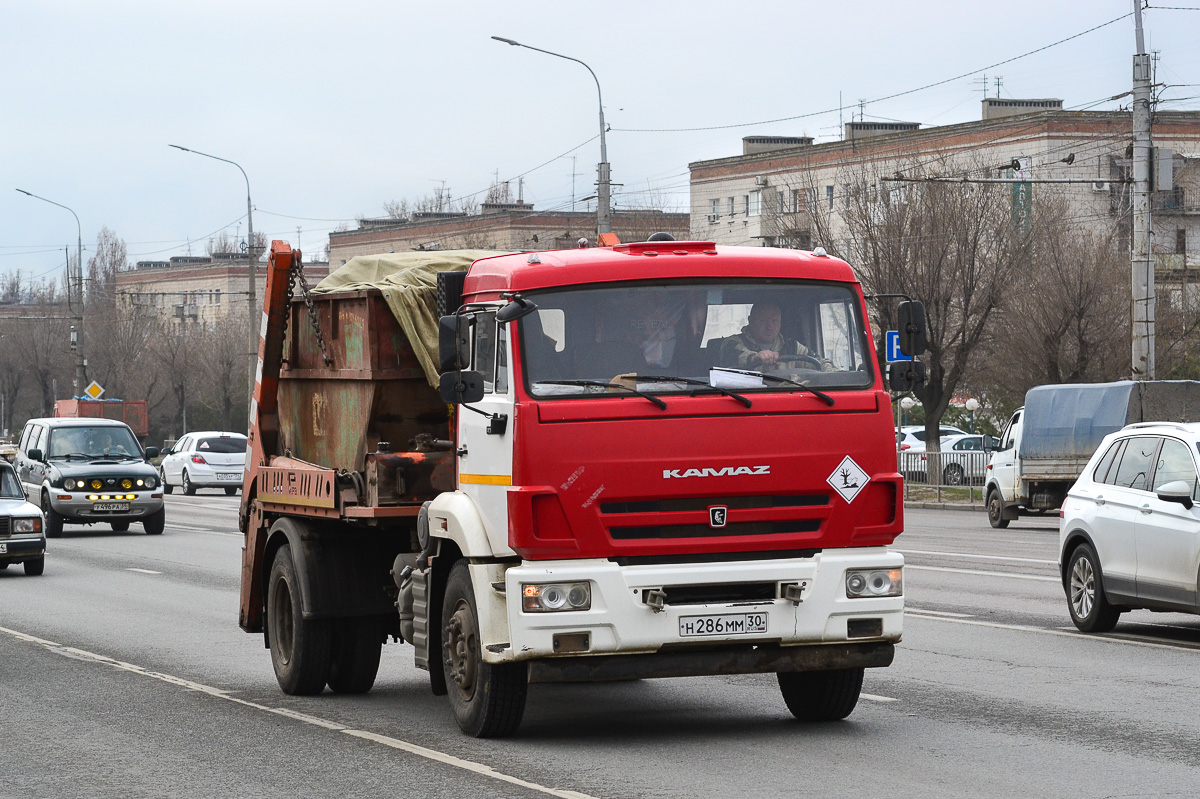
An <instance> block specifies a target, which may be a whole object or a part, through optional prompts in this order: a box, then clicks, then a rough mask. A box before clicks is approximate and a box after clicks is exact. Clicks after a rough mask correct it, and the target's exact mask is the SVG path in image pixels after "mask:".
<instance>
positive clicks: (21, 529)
mask: <svg viewBox="0 0 1200 799" xmlns="http://www.w3.org/2000/svg"><path fill="white" fill-rule="evenodd" d="M12 531H13V532H14V533H40V532H41V531H42V520H41V519H38V518H31V519H13V520H12Z"/></svg>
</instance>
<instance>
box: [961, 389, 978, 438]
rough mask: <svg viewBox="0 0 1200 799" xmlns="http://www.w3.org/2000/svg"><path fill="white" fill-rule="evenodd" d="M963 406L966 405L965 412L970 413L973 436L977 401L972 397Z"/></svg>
mask: <svg viewBox="0 0 1200 799" xmlns="http://www.w3.org/2000/svg"><path fill="white" fill-rule="evenodd" d="M964 405H966V408H967V410H968V411H970V412H971V434H972V435H974V433H975V411H977V410H979V400H977V399H975V398H974V397H971V398H970V399H968V400H967V401H966V402H965V403H964Z"/></svg>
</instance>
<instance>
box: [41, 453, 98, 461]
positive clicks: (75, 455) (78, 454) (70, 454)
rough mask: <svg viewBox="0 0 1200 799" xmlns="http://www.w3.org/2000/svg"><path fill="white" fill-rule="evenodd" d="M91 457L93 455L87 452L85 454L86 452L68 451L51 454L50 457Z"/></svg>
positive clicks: (52, 458)
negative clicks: (62, 453)
mask: <svg viewBox="0 0 1200 799" xmlns="http://www.w3.org/2000/svg"><path fill="white" fill-rule="evenodd" d="M91 457H92V456H91V455H87V454H85V453H83V452H68V453H66V454H64V455H51V456H50V458H49V459H50V460H57V459H58V458H68V459H70V458H83V459H84V460H90V459H91Z"/></svg>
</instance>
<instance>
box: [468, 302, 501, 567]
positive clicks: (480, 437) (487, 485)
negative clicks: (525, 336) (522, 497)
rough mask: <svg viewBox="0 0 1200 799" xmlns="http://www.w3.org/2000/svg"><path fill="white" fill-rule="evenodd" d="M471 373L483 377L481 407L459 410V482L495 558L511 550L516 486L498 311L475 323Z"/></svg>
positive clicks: (480, 316) (482, 314)
mask: <svg viewBox="0 0 1200 799" xmlns="http://www.w3.org/2000/svg"><path fill="white" fill-rule="evenodd" d="M471 338H472V346H471V353H472V355H471V368H472V370H474V371H476V372H479V373H480V374H481V375H482V376H483V386H484V395H483V399H482V400H480V401H479V402H474V403H471V404H469V405H459V406H458V407H457V409H456V411H455V413H456V414H457V415H458V445H459V457H458V483H459V489H460V490H461V491H462V492H463V493H464V494H466V495H467V496H468V497H470V498H471V499H472V500H473V501H474V503H475V507H476V508H477V509H478V511H479V515H480V517H481V518H482V519H483V527H484V532H485V533H486V534H487V537H488V542H489V543H490V544H491V547H492V552H493V553H495V554H497V555H502V554H505V555H506V554H511V553H512V550H511V549H510V548H509V545H508V489H509V486H511V485H512V463H513V449H512V442H513V427H514V425H515V424H516V420H515V419H514V418H513V399H512V394H511V389H510V386H511V379H510V373H509V364H510V363H511V358H510V352H509V342H508V335H507V327H506V326H505V325H498V324H497V323H496V313H495V309H489V310H486V311H482V312H477V313H476V314H475V315H474V321H473V324H472V336H471Z"/></svg>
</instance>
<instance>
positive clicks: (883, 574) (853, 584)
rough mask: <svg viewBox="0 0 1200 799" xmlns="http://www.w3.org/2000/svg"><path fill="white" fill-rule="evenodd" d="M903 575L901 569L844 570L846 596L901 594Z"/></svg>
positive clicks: (902, 591)
mask: <svg viewBox="0 0 1200 799" xmlns="http://www.w3.org/2000/svg"><path fill="white" fill-rule="evenodd" d="M903 594H904V577H903V571H902V570H901V569H872V570H870V571H851V572H846V596H847V597H851V598H857V597H873V596H903Z"/></svg>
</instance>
